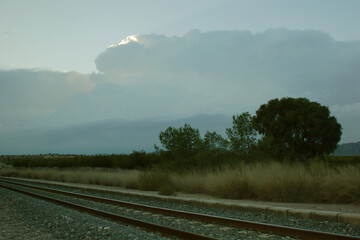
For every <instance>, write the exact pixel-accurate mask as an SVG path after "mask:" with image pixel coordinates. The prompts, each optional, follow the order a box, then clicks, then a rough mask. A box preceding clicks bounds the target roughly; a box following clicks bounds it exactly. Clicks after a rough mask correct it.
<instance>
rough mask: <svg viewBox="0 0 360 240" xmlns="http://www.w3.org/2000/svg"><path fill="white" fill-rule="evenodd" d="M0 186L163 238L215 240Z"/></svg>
mask: <svg viewBox="0 0 360 240" xmlns="http://www.w3.org/2000/svg"><path fill="white" fill-rule="evenodd" d="M3 182H5V181H3ZM7 183H9V182H7ZM19 185H20V184H19ZM0 186H1V187H3V188H7V189H10V190H13V191H16V192H20V193H23V194H27V195H30V196H33V197H36V198H39V199H43V200H46V201H50V202H53V203H56V204H60V205H63V206H66V207H70V208H74V209H77V210H80V211H84V212H87V213H90V214H92V215H95V216H100V217H104V218H108V219H111V220H114V221H120V222H122V223H124V224H127V225H134V226H138V227H142V228H145V229H147V230H149V231H152V232H160V233H161V234H163V235H165V236H170V237H172V236H176V237H178V238H180V239H189V240H217V239H215V238H211V237H207V236H203V235H199V234H195V233H191V232H185V231H181V230H178V229H174V228H169V227H165V226H160V225H156V224H152V223H148V222H144V221H139V220H136V219H133V218H128V217H123V216H120V215H117V214H112V213H108V212H104V211H100V210H97V209H93V208H89V207H84V206H81V205H78V204H73V203H71V202H68V201H63V200H58V199H55V198H52V197H47V196H44V195H40V194H35V193H32V192H28V191H24V190H21V189H17V188H14V187H9V186H5V185H2V184H0Z"/></svg>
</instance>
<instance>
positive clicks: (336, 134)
mask: <svg viewBox="0 0 360 240" xmlns="http://www.w3.org/2000/svg"><path fill="white" fill-rule="evenodd" d="M254 123H255V124H254V126H255V128H256V129H257V131H258V132H259V133H260V134H262V135H263V139H262V142H266V143H267V144H268V146H269V147H268V148H267V149H268V151H269V152H268V153H269V154H270V156H272V157H275V158H280V159H284V158H288V159H298V160H305V159H306V158H310V157H314V156H324V155H325V154H330V153H332V152H333V151H334V150H335V148H336V146H337V143H338V142H339V141H340V137H341V125H340V124H339V123H338V122H337V120H336V118H335V117H333V116H330V111H329V109H328V107H326V106H321V105H320V104H319V103H317V102H311V101H309V100H308V99H306V98H282V99H280V100H279V99H272V100H270V101H269V102H268V103H267V104H263V105H261V106H260V108H259V109H258V110H257V111H256V116H255V118H254Z"/></svg>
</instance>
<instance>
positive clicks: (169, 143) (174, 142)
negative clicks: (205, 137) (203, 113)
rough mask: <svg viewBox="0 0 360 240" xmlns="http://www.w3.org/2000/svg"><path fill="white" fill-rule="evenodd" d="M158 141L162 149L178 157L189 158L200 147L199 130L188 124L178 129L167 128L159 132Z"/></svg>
mask: <svg viewBox="0 0 360 240" xmlns="http://www.w3.org/2000/svg"><path fill="white" fill-rule="evenodd" d="M159 139H160V142H161V144H162V145H163V146H164V148H166V149H167V150H168V151H169V152H171V153H173V154H175V155H178V156H180V157H186V156H191V155H193V154H195V153H196V152H197V151H199V149H201V147H202V140H201V137H200V132H199V130H198V129H194V128H192V127H191V126H190V125H189V124H185V125H184V127H180V128H173V127H168V128H167V129H166V130H165V131H164V132H160V135H159Z"/></svg>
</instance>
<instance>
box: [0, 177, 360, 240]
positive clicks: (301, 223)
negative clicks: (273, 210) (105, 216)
mask: <svg viewBox="0 0 360 240" xmlns="http://www.w3.org/2000/svg"><path fill="white" fill-rule="evenodd" d="M35 185H43V184H35ZM45 186H46V187H49V188H50V187H52V188H56V189H64V190H68V191H69V190H71V191H74V192H80V193H85V194H93V195H97V196H102V197H108V198H113V199H119V200H122V201H128V202H135V203H139V204H144V205H152V206H159V207H164V208H171V209H177V210H183V211H191V212H197V213H203V214H209V215H216V216H224V217H230V218H236V219H242V220H248V221H256V222H263V223H269V224H276V225H284V226H290V227H297V228H305V229H311V230H317V231H325V232H333V233H339V234H345V235H354V236H360V226H352V225H348V224H342V223H334V222H327V221H314V220H311V219H302V218H295V217H282V216H279V215H274V214H264V213H254V212H242V211H234V210H229V209H223V208H215V207H204V206H199V205H196V204H195V205H194V204H183V203H182V204H179V203H176V202H170V201H160V200H155V199H149V198H139V197H129V196H124V195H121V194H113V193H111V194H108V193H99V192H95V191H89V190H78V189H77V190H74V189H73V188H67V187H58V186H56V187H54V186H49V185H45ZM100 208H101V206H100ZM114 211H119V213H121V214H122V215H123V214H125V215H126V214H129V215H130V216H132V217H135V216H137V218H139V219H141V220H143V219H144V218H145V217H146V215H144V214H143V213H142V212H141V211H131V210H124V209H121V208H117V210H114ZM148 217H150V218H151V221H153V220H154V221H157V220H158V219H157V218H158V216H156V215H155V216H154V215H151V216H148ZM168 220H170V222H172V225H171V224H170V226H173V227H174V226H175V227H176V226H177V227H179V228H183V229H186V230H188V231H193V232H196V231H199V232H198V233H202V232H201V231H203V232H207V231H208V230H207V229H211V230H212V229H217V230H216V231H217V232H215V233H210V234H211V235H213V236H214V237H215V236H216V237H218V236H221V237H222V239H286V238H281V237H274V236H271V235H267V234H258V233H256V232H252V231H243V232H241V231H240V235H241V236H240V235H234V234H239V231H238V230H237V231H236V230H233V229H231V228H230V229H229V228H224V227H218V226H215V225H213V224H205V225H204V224H202V225H201V224H200V223H198V222H196V221H191V223H190V224H189V223H182V222H181V221H182V220H180V221H177V220H176V219H171V218H169V219H168ZM159 221H160V222H159V223H161V221H163V220H161V219H159ZM234 236H238V237H237V238H236V237H235V238H234ZM0 239H1V238H0Z"/></svg>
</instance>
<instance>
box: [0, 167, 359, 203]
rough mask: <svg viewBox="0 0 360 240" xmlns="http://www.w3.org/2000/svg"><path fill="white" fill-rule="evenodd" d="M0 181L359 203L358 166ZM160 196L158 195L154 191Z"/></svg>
mask: <svg viewBox="0 0 360 240" xmlns="http://www.w3.org/2000/svg"><path fill="white" fill-rule="evenodd" d="M0 174H1V175H3V176H19V177H28V178H42V179H50V180H57V181H66V182H78V183H87V184H101V185H111V186H120V187H127V188H138V189H142V190H155V191H159V192H162V191H163V189H166V190H167V191H166V192H172V190H176V191H178V192H184V193H204V194H211V195H215V196H219V197H223V198H234V199H254V200H266V201H280V202H318V203H319V202H324V203H360V165H345V166H338V167H336V168H333V167H332V168H330V167H328V166H327V165H326V164H323V163H312V164H309V165H304V164H300V163H293V164H282V163H278V162H269V163H256V164H239V165H237V166H235V167H234V166H232V167H222V168H218V169H215V170H214V169H213V170H191V171H187V172H184V173H179V172H171V171H161V170H150V171H145V172H140V171H135V170H105V169H79V170H56V169H17V168H13V169H2V170H0ZM160 190H161V191H160Z"/></svg>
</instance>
